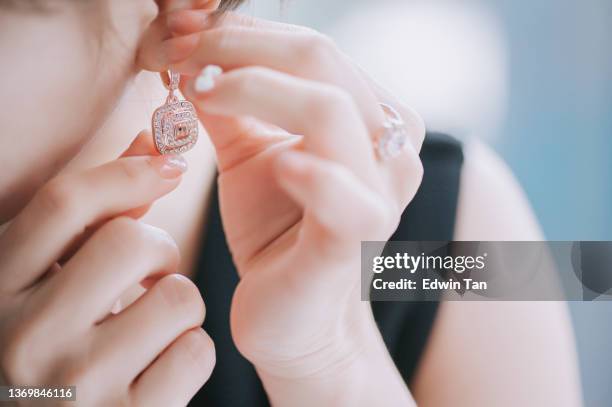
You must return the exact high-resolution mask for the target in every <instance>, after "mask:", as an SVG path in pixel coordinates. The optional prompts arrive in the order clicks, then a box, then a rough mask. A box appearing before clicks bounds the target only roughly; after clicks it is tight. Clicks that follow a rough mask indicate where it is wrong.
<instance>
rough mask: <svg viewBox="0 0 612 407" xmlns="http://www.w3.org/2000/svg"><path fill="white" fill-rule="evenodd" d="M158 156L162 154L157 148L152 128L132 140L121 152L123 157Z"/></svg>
mask: <svg viewBox="0 0 612 407" xmlns="http://www.w3.org/2000/svg"><path fill="white" fill-rule="evenodd" d="M143 155H145V156H157V155H160V154H159V152H158V151H157V149H156V148H155V143H154V142H153V135H152V134H151V131H150V130H143V131H141V132H140V133H138V135H137V136H136V138H135V139H134V140H133V141H132V143H131V144H130V146H129V147H128V148H127V149H126V150H125V151H124V152H123V154H121V157H137V156H143Z"/></svg>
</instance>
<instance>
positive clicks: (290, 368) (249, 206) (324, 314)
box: [167, 11, 424, 378]
mask: <svg viewBox="0 0 612 407" xmlns="http://www.w3.org/2000/svg"><path fill="white" fill-rule="evenodd" d="M198 13H200V14H198ZM198 19H199V20H198ZM167 21H168V24H170V25H171V27H170V29H171V31H173V32H175V33H178V34H177V35H182V34H186V33H188V32H189V31H190V30H194V29H195V28H197V27H200V26H201V28H202V29H204V28H206V29H205V30H204V31H202V32H201V33H200V38H199V42H198V45H197V48H196V49H195V50H194V51H193V52H192V54H191V56H190V57H189V58H187V59H186V60H184V61H183V62H181V63H179V64H175V65H173V69H174V70H176V71H179V72H181V73H182V74H183V75H186V76H191V77H192V78H191V79H190V80H186V81H183V85H182V91H183V93H184V94H185V96H186V97H187V98H188V99H189V100H191V101H192V102H193V103H194V105H195V106H196V109H197V110H198V114H199V116H200V119H201V121H202V122H203V124H204V126H205V127H206V129H207V131H208V132H209V134H210V137H211V139H212V141H213V143H214V144H215V147H216V150H217V154H218V160H219V172H220V175H219V180H218V182H219V191H220V202H221V214H222V217H223V222H224V227H225V231H226V234H227V238H228V243H229V246H230V248H231V251H232V254H233V258H234V261H235V264H236V266H237V269H238V271H239V274H240V276H241V281H240V284H239V285H238V288H237V290H236V293H235V295H234V298H233V305H232V311H231V326H232V334H233V337H234V340H235V342H236V345H237V347H238V349H239V350H240V351H241V352H242V353H243V355H244V356H245V357H246V358H248V359H249V360H250V361H251V362H252V363H253V364H254V365H255V366H256V367H257V369H258V371H259V372H260V374H262V372H263V373H264V374H268V375H271V376H274V377H283V378H291V377H312V376H313V375H318V374H321V373H324V374H327V373H329V372H331V371H335V370H337V371H340V370H342V369H345V368H346V367H347V366H348V365H350V364H351V363H352V361H353V360H355V359H356V358H359V357H360V355H363V354H364V353H365V352H367V351H369V350H368V349H369V348H371V347H372V344H373V342H372V341H377V342H380V343H382V342H381V341H380V335H379V334H378V331H377V328H376V326H375V323H374V321H373V318H372V314H371V309H370V306H369V303H367V302H363V301H360V281H361V280H360V258H361V256H360V248H361V245H360V243H361V241H367V240H387V239H388V238H389V237H390V235H391V234H392V233H393V232H394V230H395V228H396V227H397V224H398V222H399V219H400V216H401V214H402V212H403V210H404V209H405V207H406V206H407V204H408V203H409V202H410V201H411V200H412V198H413V197H414V195H415V193H416V191H417V189H418V187H419V185H420V182H421V178H422V171H423V170H422V166H421V162H420V159H419V150H420V147H421V143H422V141H423V137H424V126H423V123H422V121H421V119H420V118H419V116H418V115H417V114H416V113H414V112H413V111H412V110H410V109H408V108H406V107H404V106H402V105H401V104H400V103H399V102H398V101H396V100H394V99H393V98H392V97H390V96H389V95H388V94H386V93H385V92H384V91H382V90H381V89H380V88H379V87H377V86H376V85H375V84H374V83H373V82H372V81H371V80H370V79H369V78H367V77H366V76H365V75H364V74H363V73H362V72H361V71H360V70H359V68H357V67H356V66H355V65H354V64H353V63H351V62H350V60H349V59H348V58H347V57H346V56H345V55H343V54H342V53H341V52H339V51H338V49H337V48H336V46H335V45H334V44H333V43H332V41H331V40H329V39H328V38H327V37H325V36H323V35H321V34H318V33H316V32H314V31H312V30H310V29H306V28H300V27H294V26H289V25H285V24H280V23H273V22H267V21H260V20H255V19H252V18H250V17H245V16H239V15H236V14H231V13H229V14H227V15H225V16H224V17H222V18H221V19H220V20H219V21H217V22H216V23H215V24H214V25H213V26H212V27H206V25H207V24H210V22H206V21H205V19H203V18H202V13H201V12H197V11H177V12H174V15H172V16H169V17H168V19H167ZM210 64H214V65H219V66H221V67H222V68H223V69H224V70H225V73H224V74H222V75H221V76H219V77H218V78H216V82H215V86H214V87H212V88H211V89H208V90H207V91H204V92H198V91H197V90H196V89H195V87H194V83H195V82H196V79H195V78H194V76H196V75H197V74H198V73H199V72H200V71H201V70H202V68H204V67H206V66H208V65H210ZM380 102H384V103H387V104H389V105H392V106H393V107H394V108H395V109H396V110H398V111H399V112H400V114H401V115H402V117H403V120H404V121H405V123H406V128H407V131H408V134H409V136H410V142H409V143H407V146H406V148H404V149H403V151H402V152H401V154H400V155H399V156H397V157H395V158H392V159H389V160H381V159H379V157H378V156H377V154H376V151H375V147H374V146H375V142H376V139H377V137H378V136H379V135H380V134H381V132H382V131H383V123H384V122H385V114H384V112H383V110H382V108H381V106H380V104H379V103H380ZM297 135H299V136H297ZM383 348H384V346H383Z"/></svg>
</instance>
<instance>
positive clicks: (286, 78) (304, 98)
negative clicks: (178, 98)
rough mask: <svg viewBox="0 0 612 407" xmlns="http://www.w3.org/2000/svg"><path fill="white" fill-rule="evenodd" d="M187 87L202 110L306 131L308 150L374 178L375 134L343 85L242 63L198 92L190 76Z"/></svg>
mask: <svg viewBox="0 0 612 407" xmlns="http://www.w3.org/2000/svg"><path fill="white" fill-rule="evenodd" d="M185 93H186V96H187V97H189V98H190V99H191V100H192V101H193V102H194V104H195V105H196V106H197V109H198V110H199V111H200V112H204V113H208V114H214V115H222V116H230V117H237V116H238V117H239V116H252V117H255V118H256V119H259V120H262V121H265V122H267V123H271V124H273V125H276V126H279V127H281V128H283V129H285V130H287V131H289V132H290V133H293V134H298V135H303V136H304V143H303V144H304V148H305V149H306V150H307V151H310V152H312V153H314V154H316V155H318V156H320V157H322V158H326V159H330V160H333V161H337V162H339V163H341V164H344V165H346V166H348V167H349V168H351V169H352V170H354V171H355V172H356V173H357V174H359V176H360V177H361V178H362V179H364V180H366V182H368V181H370V182H374V180H375V179H376V178H375V175H376V171H375V165H374V154H373V150H372V140H371V139H370V136H369V134H368V132H367V130H366V128H365V126H364V124H363V121H362V120H361V117H360V115H359V112H358V110H357V108H356V107H355V105H354V103H353V101H352V99H351V97H350V96H349V95H348V94H347V93H346V92H344V91H342V90H341V89H339V88H336V87H332V86H329V85H325V84H321V83H318V82H314V81H309V80H305V79H300V78H295V77H293V76H290V75H287V74H284V73H280V72H275V71H272V70H269V69H266V68H243V69H238V70H235V71H231V72H228V73H226V74H224V75H221V76H219V77H218V78H217V80H216V85H215V86H214V87H213V88H212V89H211V90H207V91H205V92H197V91H196V90H195V89H194V83H193V80H192V81H191V82H190V83H188V84H187V85H186V86H185ZM211 137H214V135H211Z"/></svg>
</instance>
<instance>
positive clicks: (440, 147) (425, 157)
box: [190, 133, 463, 407]
mask: <svg viewBox="0 0 612 407" xmlns="http://www.w3.org/2000/svg"><path fill="white" fill-rule="evenodd" d="M421 159H422V161H423V166H424V169H425V172H424V177H423V182H422V184H421V187H420V189H419V192H418V193H417V195H416V197H415V198H414V200H413V201H412V202H411V203H410V205H409V206H408V208H407V209H406V211H405V212H404V214H403V216H402V221H401V222H400V225H399V227H398V229H397V231H396V232H395V234H394V235H393V237H392V238H391V240H453V233H454V226H455V214H456V209H457V197H458V193H459V178H460V175H461V167H462V164H463V153H462V149H461V144H460V143H459V142H457V141H456V140H454V139H452V138H450V137H448V136H445V135H442V134H436V133H431V134H428V135H427V137H426V139H425V143H424V145H423V148H422V150H421ZM195 282H196V284H197V285H198V287H199V288H200V291H201V293H202V296H203V297H204V300H205V302H206V321H205V322H204V325H203V327H204V329H205V330H206V332H208V334H209V335H210V336H211V337H212V339H213V341H214V342H215V348H216V353H217V364H216V366H215V369H214V371H213V373H212V376H211V378H210V380H209V381H208V383H207V384H205V385H204V387H203V388H202V389H201V390H200V391H199V393H198V394H197V395H196V396H195V397H194V398H193V400H192V401H191V403H190V405H192V406H206V407H216V406H223V407H234V406H268V405H269V402H268V399H267V397H266V393H265V392H264V389H263V387H262V384H261V382H260V380H259V378H258V377H257V375H256V373H255V369H254V368H253V366H252V365H251V364H250V363H249V362H248V361H247V360H246V359H244V358H243V357H242V356H241V355H240V353H238V350H237V349H236V347H235V346H234V343H233V341H232V337H231V333H230V326H229V314H230V304H231V300H232V295H233V293H234V289H235V287H236V285H237V284H238V274H237V272H236V268H235V267H234V264H233V263H232V259H231V255H230V252H229V248H228V246H227V242H226V240H225V234H224V232H223V227H222V224H221V215H220V212H219V201H218V195H217V191H216V190H215V191H213V194H212V202H211V205H210V208H209V214H208V219H207V225H206V233H205V238H204V241H203V244H202V249H201V256H200V259H199V262H198V268H197V273H196V276H195ZM437 308H438V304H437V303H435V302H422V303H421V302H373V303H372V310H373V313H374V317H375V319H376V322H377V324H378V328H379V329H380V331H381V333H382V336H383V339H384V341H385V344H386V345H387V348H388V350H389V353H390V354H391V356H392V358H393V360H394V362H395V364H396V365H397V368H398V370H399V371H400V373H401V374H402V376H403V378H404V380H405V381H406V383H410V382H411V380H412V378H413V375H414V373H415V370H416V368H417V364H418V362H419V359H420V357H421V355H422V353H423V351H424V349H425V345H426V343H427V339H428V336H429V333H430V331H431V328H432V325H433V322H434V320H435V317H436V311H437Z"/></svg>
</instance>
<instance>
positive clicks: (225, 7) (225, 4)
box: [219, 0, 244, 12]
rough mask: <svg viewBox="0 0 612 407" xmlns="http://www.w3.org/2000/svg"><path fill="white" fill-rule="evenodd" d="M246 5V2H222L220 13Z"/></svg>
mask: <svg viewBox="0 0 612 407" xmlns="http://www.w3.org/2000/svg"><path fill="white" fill-rule="evenodd" d="M242 3H244V0H221V4H220V5H219V11H221V12H223V11H227V10H232V9H235V8H236V7H238V6H239V5H241V4H242Z"/></svg>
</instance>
